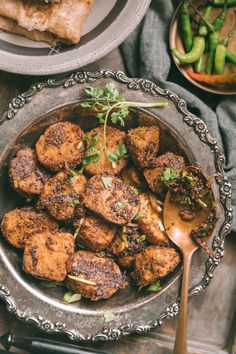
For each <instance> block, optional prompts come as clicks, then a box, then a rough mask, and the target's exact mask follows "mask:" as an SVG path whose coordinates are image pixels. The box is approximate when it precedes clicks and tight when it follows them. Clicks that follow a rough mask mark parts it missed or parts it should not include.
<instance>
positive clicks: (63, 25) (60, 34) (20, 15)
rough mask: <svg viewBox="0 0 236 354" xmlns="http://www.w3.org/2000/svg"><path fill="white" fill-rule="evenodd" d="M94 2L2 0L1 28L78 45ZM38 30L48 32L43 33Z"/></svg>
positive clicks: (31, 37)
mask: <svg viewBox="0 0 236 354" xmlns="http://www.w3.org/2000/svg"><path fill="white" fill-rule="evenodd" d="M92 4H93V0H61V2H60V3H51V4H49V3H48V4H44V3H40V4H39V3H38V2H37V3H36V2H32V1H30V0H4V1H0V16H1V18H3V19H2V21H1V24H0V28H1V29H3V30H5V31H8V32H14V33H19V34H21V35H24V36H25V37H28V38H30V39H34V40H41V41H42V40H43V41H46V42H49V43H50V44H52V43H53V44H54V43H55V42H56V43H58V42H66V43H71V44H77V43H78V42H79V40H80V37H81V33H82V29H83V24H84V21H85V18H86V17H87V15H88V13H89V11H90V8H91V6H92ZM7 19H10V20H13V21H15V22H16V23H15V24H14V23H13V22H12V21H7ZM17 25H18V26H19V27H17ZM21 29H24V30H25V31H24V30H21ZM35 31H36V32H35ZM27 32H30V33H29V34H28V33H27ZM38 32H41V33H43V34H45V35H42V36H40V34H39V33H38ZM49 34H50V36H49Z"/></svg>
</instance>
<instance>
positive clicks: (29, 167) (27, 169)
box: [9, 148, 50, 197]
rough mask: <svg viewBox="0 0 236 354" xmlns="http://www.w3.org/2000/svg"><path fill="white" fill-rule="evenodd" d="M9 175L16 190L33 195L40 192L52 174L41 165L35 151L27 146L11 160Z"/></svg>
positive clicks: (26, 194)
mask: <svg viewBox="0 0 236 354" xmlns="http://www.w3.org/2000/svg"><path fill="white" fill-rule="evenodd" d="M9 177H10V182H11V185H12V187H13V188H14V189H15V191H16V192H18V193H20V194H22V195H25V196H29V197H31V196H35V195H39V194H40V192H41V190H42V188H43V185H44V183H45V182H46V181H47V180H48V179H49V177H50V176H49V174H48V173H47V172H46V171H45V170H44V169H43V168H42V167H41V166H39V164H38V162H37V158H36V154H35V151H34V150H33V149H30V148H25V149H21V150H19V151H18V152H17V154H16V157H15V158H14V159H12V160H11V161H10V164H9Z"/></svg>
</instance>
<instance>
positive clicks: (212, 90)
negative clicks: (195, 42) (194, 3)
mask: <svg viewBox="0 0 236 354" xmlns="http://www.w3.org/2000/svg"><path fill="white" fill-rule="evenodd" d="M180 8H181V4H179V6H178V7H177V9H176V10H175V13H174V15H173V17H172V20H171V24H170V30H169V45H170V48H175V40H176V33H177V20H178V16H179V11H180ZM171 56H172V59H173V61H174V63H175V65H176V67H177V69H178V70H179V72H180V73H181V74H182V75H183V76H184V77H185V78H186V79H187V80H188V81H189V82H191V83H192V84H193V85H194V86H197V87H198V88H200V89H201V90H203V91H207V92H210V93H214V94H217V95H223V96H225V95H236V90H235V91H232V90H227V89H225V90H220V89H217V88H211V87H209V86H207V85H204V84H203V83H200V82H198V81H196V80H194V79H192V78H191V77H190V76H189V75H188V74H187V73H186V70H185V69H184V67H181V64H180V62H179V61H178V59H176V58H175V56H174V55H173V54H172V53H171Z"/></svg>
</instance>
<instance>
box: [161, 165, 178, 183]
mask: <svg viewBox="0 0 236 354" xmlns="http://www.w3.org/2000/svg"><path fill="white" fill-rule="evenodd" d="M179 177H180V175H179V173H178V172H176V171H175V170H173V169H172V168H166V169H165V170H164V172H163V174H162V176H161V181H162V182H163V183H164V185H165V186H166V187H169V186H170V182H171V181H173V180H174V179H176V178H179Z"/></svg>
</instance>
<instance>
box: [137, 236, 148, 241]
mask: <svg viewBox="0 0 236 354" xmlns="http://www.w3.org/2000/svg"><path fill="white" fill-rule="evenodd" d="M146 238H147V236H146V235H141V236H140V237H139V239H138V240H139V242H144V241H146Z"/></svg>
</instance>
